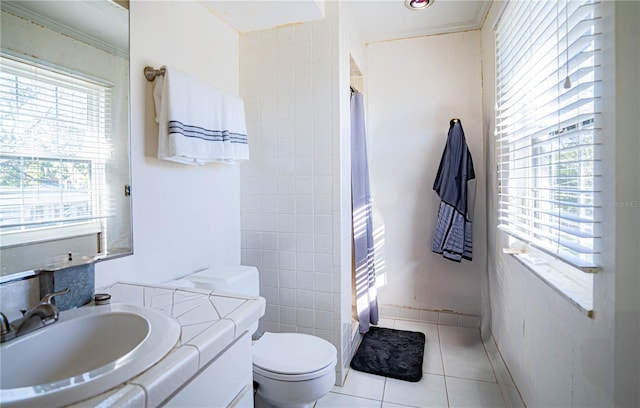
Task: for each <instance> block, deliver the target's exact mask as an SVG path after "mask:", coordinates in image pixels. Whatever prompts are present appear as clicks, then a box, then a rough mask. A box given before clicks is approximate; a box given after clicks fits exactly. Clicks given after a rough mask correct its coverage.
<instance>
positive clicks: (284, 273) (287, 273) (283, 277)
mask: <svg viewBox="0 0 640 408" xmlns="http://www.w3.org/2000/svg"><path fill="white" fill-rule="evenodd" d="M278 277H279V279H280V281H279V283H280V288H296V287H297V284H296V282H297V279H296V271H294V270H287V269H280V274H279V276H278Z"/></svg>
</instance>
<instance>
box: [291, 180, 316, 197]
mask: <svg viewBox="0 0 640 408" xmlns="http://www.w3.org/2000/svg"><path fill="white" fill-rule="evenodd" d="M295 183H296V193H297V194H313V193H314V188H313V177H309V176H297V177H296V179H295Z"/></svg>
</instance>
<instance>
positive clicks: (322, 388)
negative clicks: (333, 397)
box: [253, 366, 336, 408]
mask: <svg viewBox="0 0 640 408" xmlns="http://www.w3.org/2000/svg"><path fill="white" fill-rule="evenodd" d="M253 381H254V382H255V383H257V384H258V389H257V392H256V395H255V398H254V401H255V406H256V408H274V407H275V408H306V407H311V406H313V404H314V403H315V402H316V400H318V399H320V398H322V397H324V396H325V395H326V394H327V393H328V392H329V391H331V389H332V388H333V386H334V384H335V381H336V373H335V370H334V366H332V367H331V369H330V371H329V372H328V373H326V374H324V375H322V376H320V377H316V378H314V379H311V380H306V381H291V382H288V381H277V380H273V379H271V378H267V377H264V376H262V375H260V374H258V373H256V372H255V371H254V373H253ZM259 404H266V405H259Z"/></svg>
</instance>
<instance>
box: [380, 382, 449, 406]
mask: <svg viewBox="0 0 640 408" xmlns="http://www.w3.org/2000/svg"><path fill="white" fill-rule="evenodd" d="M384 401H385V402H391V403H395V404H401V405H409V406H412V407H447V393H446V389H445V385H444V377H443V376H441V375H434V374H424V375H423V376H422V379H421V380H420V381H419V382H408V381H402V380H396V379H393V378H388V379H387V384H386V385H385V390H384Z"/></svg>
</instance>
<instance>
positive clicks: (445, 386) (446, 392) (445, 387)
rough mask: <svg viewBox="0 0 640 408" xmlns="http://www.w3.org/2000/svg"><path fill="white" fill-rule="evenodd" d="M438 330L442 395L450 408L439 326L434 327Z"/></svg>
mask: <svg viewBox="0 0 640 408" xmlns="http://www.w3.org/2000/svg"><path fill="white" fill-rule="evenodd" d="M436 328H437V330H438V346H439V348H440V361H441V362H442V376H443V377H444V393H445V395H446V397H447V407H451V403H450V402H449V388H448V387H447V373H446V371H445V369H444V353H443V352H442V341H441V339H440V325H437V326H436Z"/></svg>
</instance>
